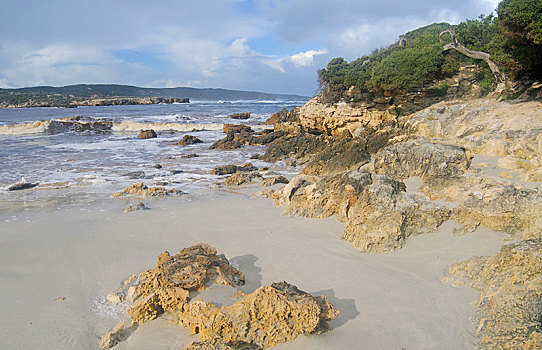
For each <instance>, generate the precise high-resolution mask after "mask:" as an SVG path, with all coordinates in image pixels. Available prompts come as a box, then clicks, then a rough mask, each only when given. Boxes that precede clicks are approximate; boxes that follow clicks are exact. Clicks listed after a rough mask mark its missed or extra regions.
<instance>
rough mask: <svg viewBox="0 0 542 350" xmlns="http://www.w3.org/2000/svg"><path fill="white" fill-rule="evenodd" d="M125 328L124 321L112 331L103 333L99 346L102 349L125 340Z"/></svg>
mask: <svg viewBox="0 0 542 350" xmlns="http://www.w3.org/2000/svg"><path fill="white" fill-rule="evenodd" d="M124 329H125V324H124V322H119V323H117V325H116V326H115V327H113V329H111V331H109V332H108V333H107V334H105V335H103V336H102V338H101V339H100V343H99V344H98V346H99V347H100V348H102V349H109V348H112V347H113V346H115V345H117V344H118V343H120V342H121V341H122V340H123V332H124Z"/></svg>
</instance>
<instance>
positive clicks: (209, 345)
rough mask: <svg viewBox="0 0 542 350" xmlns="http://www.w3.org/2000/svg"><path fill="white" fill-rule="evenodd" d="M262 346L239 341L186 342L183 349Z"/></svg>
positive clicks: (248, 349) (234, 349)
mask: <svg viewBox="0 0 542 350" xmlns="http://www.w3.org/2000/svg"><path fill="white" fill-rule="evenodd" d="M261 349H262V348H261V347H260V346H258V345H256V344H247V343H241V342H235V343H233V342H228V343H221V342H211V341H204V342H192V343H190V344H188V346H187V347H186V349H185V350H261Z"/></svg>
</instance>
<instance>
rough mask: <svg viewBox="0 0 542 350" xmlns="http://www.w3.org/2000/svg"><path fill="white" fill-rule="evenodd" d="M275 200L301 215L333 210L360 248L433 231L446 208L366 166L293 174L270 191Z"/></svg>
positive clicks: (391, 246) (380, 248)
mask: <svg viewBox="0 0 542 350" xmlns="http://www.w3.org/2000/svg"><path fill="white" fill-rule="evenodd" d="M273 199H274V203H275V205H279V206H287V208H286V210H285V212H286V213H288V214H297V215H302V216H305V217H318V218H322V217H328V216H331V215H337V216H338V219H339V220H341V221H344V222H346V226H345V231H344V233H343V236H342V238H344V239H346V240H348V241H350V242H352V245H353V246H354V247H356V248H358V249H360V250H362V251H370V252H384V251H391V250H395V249H398V248H401V247H402V246H403V245H404V244H405V242H406V240H407V238H408V237H410V236H411V235H415V234H419V233H428V232H433V231H436V230H437V228H438V227H439V226H440V225H441V224H442V223H443V222H444V221H446V220H447V219H448V218H449V217H450V210H449V209H448V208H446V207H444V206H440V205H436V204H434V203H432V202H430V201H429V200H428V199H426V197H425V196H423V195H421V194H412V193H407V192H406V187H405V185H404V183H402V182H399V181H396V180H393V179H391V178H389V177H387V176H384V175H375V174H371V173H369V172H366V171H350V172H347V173H346V174H338V175H334V176H325V177H316V176H307V175H298V176H296V177H294V178H293V179H292V180H291V181H290V183H289V184H288V185H286V186H285V187H283V188H282V189H280V190H277V191H275V192H274V193H273Z"/></svg>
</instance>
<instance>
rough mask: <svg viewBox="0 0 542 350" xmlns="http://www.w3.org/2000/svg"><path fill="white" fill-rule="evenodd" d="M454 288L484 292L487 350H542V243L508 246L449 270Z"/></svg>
mask: <svg viewBox="0 0 542 350" xmlns="http://www.w3.org/2000/svg"><path fill="white" fill-rule="evenodd" d="M449 272H450V275H451V278H448V279H447V281H448V282H451V283H454V284H455V285H467V286H469V287H472V288H475V289H478V290H479V291H480V298H479V300H478V303H477V305H476V306H477V312H476V322H477V323H478V329H477V333H478V335H479V336H480V348H482V349H540V347H541V346H542V324H541V322H542V240H541V239H540V238H537V239H532V240H522V241H514V242H509V243H506V244H504V245H503V247H502V248H501V251H500V252H499V253H496V254H494V255H492V256H490V257H489V258H483V257H474V258H472V259H470V260H467V261H465V262H462V263H458V264H454V265H452V266H451V267H450V270H449Z"/></svg>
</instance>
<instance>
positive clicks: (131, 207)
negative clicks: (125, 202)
mask: <svg viewBox="0 0 542 350" xmlns="http://www.w3.org/2000/svg"><path fill="white" fill-rule="evenodd" d="M149 209H150V208H149V207H147V206H146V205H145V203H143V202H137V203H136V204H131V205H129V206H128V207H126V208H125V209H124V212H125V213H129V212H132V211H137V210H149Z"/></svg>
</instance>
